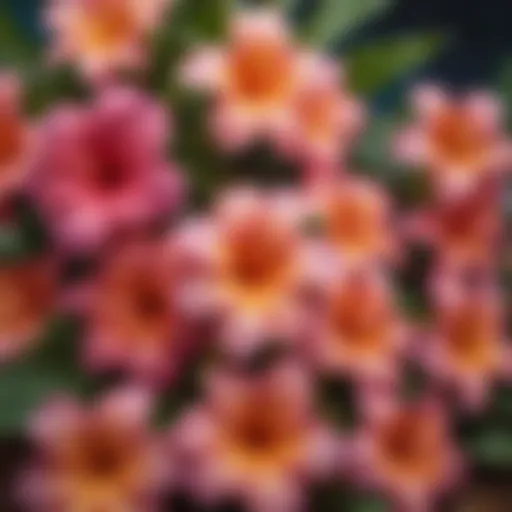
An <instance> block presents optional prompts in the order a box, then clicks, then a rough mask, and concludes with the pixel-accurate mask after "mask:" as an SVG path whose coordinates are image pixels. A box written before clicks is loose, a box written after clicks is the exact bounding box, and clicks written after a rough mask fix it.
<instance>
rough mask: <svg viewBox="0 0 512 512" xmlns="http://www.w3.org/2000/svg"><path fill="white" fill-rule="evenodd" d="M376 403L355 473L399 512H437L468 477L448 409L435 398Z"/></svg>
mask: <svg viewBox="0 0 512 512" xmlns="http://www.w3.org/2000/svg"><path fill="white" fill-rule="evenodd" d="M374 405H375V407H374V408H373V414H372V415H370V416H368V418H367V419H366V420H365V423H364V425H363V426H362V427H360V432H359V434H358V435H357V439H356V441H355V443H356V444H355V446H356V449H355V453H356V454H357V457H356V458H357V460H358V464H357V465H358V468H357V471H354V474H355V475H357V476H358V477H359V478H360V479H361V483H362V484H363V485H365V486H368V487H372V488H374V489H378V490H380V491H382V492H384V493H386V494H387V495H388V497H389V498H390V499H392V500H393V501H394V502H395V504H396V505H397V508H398V509H399V510H408V511H411V512H413V511H420V510H432V509H433V508H435V507H433V505H435V499H436V498H438V497H439V495H441V494H443V493H445V492H446V491H448V490H450V489H451V488H452V487H454V486H455V485H456V484H458V482H459V480H460V478H461V476H462V457H461V453H460V452H459V450H458V449H457V448H456V446H454V444H453V441H452V439H451V436H450V429H449V424H448V418H447V415H446V413H445V411H444V410H443V409H442V408H441V406H440V404H439V403H438V402H437V401H435V400H434V399H433V398H430V397H423V398H422V399H420V400H419V401H416V402H414V403H412V402H411V403H408V402H403V403H402V402H398V401H393V400H392V399H391V398H390V397H382V396H379V397H378V399H377V402H376V403H375V404H374Z"/></svg>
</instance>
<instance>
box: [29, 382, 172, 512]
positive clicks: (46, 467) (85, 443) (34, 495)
mask: <svg viewBox="0 0 512 512" xmlns="http://www.w3.org/2000/svg"><path fill="white" fill-rule="evenodd" d="M149 414H150V400H149V397H148V396H146V394H145V393H143V392H141V391H139V390H134V389H123V390H116V391H114V392H110V393H109V394H108V395H107V396H105V397H103V398H102V399H101V400H100V401H98V402H95V403H93V404H91V405H89V406H85V405H82V404H79V403H77V402H76V401H75V400H74V399H73V398H69V397H60V398H55V399H53V400H51V401H49V402H47V403H46V404H45V405H43V406H42V407H41V409H40V410H39V411H38V413H37V414H36V415H35V417H34V418H33V420H32V423H31V425H30V434H31V437H32V441H33V443H34V449H35V454H34V461H33V463H32V468H31V469H30V470H29V471H27V473H26V475H24V476H25V478H24V479H23V480H22V482H21V488H20V495H21V499H22V500H23V501H24V503H25V504H26V505H27V506H28V507H29V509H30V510H34V511H45V512H50V511H52V512H68V511H72V510H80V511H83V512H96V511H98V510H108V511H117V510H119V511H121V510H123V511H125V510H126V511H128V510H147V511H151V510H155V509H154V507H155V502H156V497H157V493H158V491H159V490H160V487H161V485H162V483H163V481H164V472H163V471H162V470H163V465H162V461H161V455H160V450H158V446H157V443H156V442H155V439H154V437H153V436H152V434H151V432H150V430H149Z"/></svg>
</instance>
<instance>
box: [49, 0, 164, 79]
mask: <svg viewBox="0 0 512 512" xmlns="http://www.w3.org/2000/svg"><path fill="white" fill-rule="evenodd" d="M172 3H173V0H144V1H142V2H141V1H139V0H50V2H49V7H48V9H47V11H46V16H45V22H46V25H47V28H48V30H49V32H50V39H51V48H50V57H51V59H52V60H54V61H57V62H61V61H65V62H71V63H73V64H75V65H77V66H78V68H79V69H80V71H81V72H82V73H84V74H85V75H86V76H87V77H88V78H90V79H92V80H94V81H104V80H105V79H107V78H111V77H112V75H114V74H115V73H116V72H118V71H122V70H130V69H134V68H140V67H142V66H143V65H144V63H145V61H146V58H147V50H148V48H147V45H148V42H149V41H148V39H149V36H150V35H151V33H152V32H153V30H154V29H155V27H156V26H157V24H158V23H159V21H160V20H161V19H162V15H163V14H164V12H165V9H167V8H168V7H169V5H171V4H172Z"/></svg>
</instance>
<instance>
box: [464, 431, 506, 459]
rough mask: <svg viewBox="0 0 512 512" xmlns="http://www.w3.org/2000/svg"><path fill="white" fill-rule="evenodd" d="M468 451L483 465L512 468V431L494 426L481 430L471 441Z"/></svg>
mask: <svg viewBox="0 0 512 512" xmlns="http://www.w3.org/2000/svg"><path fill="white" fill-rule="evenodd" d="M468 451H469V453H470V454H471V456H472V457H473V458H474V460H475V461H476V462H477V464H479V465H481V466H486V467H499V468H505V467H506V468H512V431H510V429H506V428H504V427H493V428H489V429H486V430H484V431H482V432H479V433H478V434H477V435H476V436H475V437H474V438H473V439H472V440H470V441H469V443H468Z"/></svg>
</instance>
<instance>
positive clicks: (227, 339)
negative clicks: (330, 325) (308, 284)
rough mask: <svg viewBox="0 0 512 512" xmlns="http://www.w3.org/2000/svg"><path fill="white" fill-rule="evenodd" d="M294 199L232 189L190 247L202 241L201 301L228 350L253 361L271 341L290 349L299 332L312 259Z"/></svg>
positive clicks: (194, 232) (194, 231)
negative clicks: (302, 298)
mask: <svg viewBox="0 0 512 512" xmlns="http://www.w3.org/2000/svg"><path fill="white" fill-rule="evenodd" d="M291 196H293V194H291V193H290V194H286V193H284V192H279V191H274V192H272V191H262V190H261V191H260V190H257V189H255V188H251V187H238V188H234V189H230V190H228V191H225V192H224V193H223V194H222V195H221V196H220V198H219V200H218V201H217V204H216V206H215V208H214V211H213V214H212V216H211V218H210V219H206V220H205V221H204V222H203V223H202V224H201V225H200V226H199V225H197V224H196V226H195V228H194V227H191V228H190V232H189V236H188V238H189V242H188V243H189V244H190V243H191V241H192V240H195V242H194V245H195V251H196V254H197V255H199V256H200V259H202V262H203V265H204V266H205V268H207V271H206V277H205V279H204V282H203V287H202V289H201V290H198V291H197V292H196V296H197V297H198V300H201V301H203V302H208V303H209V307H210V310H211V311H215V312H216V316H217V317H218V318H219V319H220V324H221V338H222V341H223V343H224V346H225V348H227V349H228V350H229V351H231V352H233V353H236V354H238V355H246V354H249V353H252V352H253V350H256V349H257V347H258V346H260V344H261V343H263V342H264V341H265V340H266V339H267V340H268V339H269V338H272V339H276V340H279V341H283V342H284V341H287V342H288V341H290V340H291V337H292V331H293V329H294V328H295V326H296V320H297V318H296V315H297V313H298V308H297V300H296V298H297V295H298V292H299V289H300V287H301V283H302V280H303V279H304V278H305V274H304V273H305V272H306V267H307V260H308V256H307V251H306V247H305V245H304V239H303V238H302V237H301V235H300V232H299V227H300V225H299V220H300V213H299V207H298V204H297V201H296V198H294V197H291ZM184 231H185V230H184ZM203 307H206V308H208V305H207V304H205V305H204V306H203Z"/></svg>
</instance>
